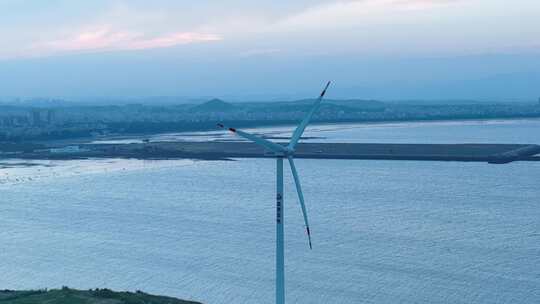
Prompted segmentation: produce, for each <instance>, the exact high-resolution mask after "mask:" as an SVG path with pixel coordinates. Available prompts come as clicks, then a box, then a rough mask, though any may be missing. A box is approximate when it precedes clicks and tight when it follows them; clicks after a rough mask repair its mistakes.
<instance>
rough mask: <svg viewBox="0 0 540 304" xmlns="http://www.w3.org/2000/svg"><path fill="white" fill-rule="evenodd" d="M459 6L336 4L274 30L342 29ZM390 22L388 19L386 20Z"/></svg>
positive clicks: (380, 0) (441, 1)
mask: <svg viewBox="0 0 540 304" xmlns="http://www.w3.org/2000/svg"><path fill="white" fill-rule="evenodd" d="M457 2H461V0H357V1H337V2H332V3H326V4H321V5H317V6H313V7H310V8H308V9H306V10H304V11H302V12H300V13H298V14H295V15H291V16H288V17H287V18H285V19H283V20H281V21H280V22H279V23H278V24H277V25H276V28H277V29H279V30H282V29H284V28H289V29H295V30H298V29H300V30H304V29H309V28H323V27H343V26H351V25H361V24H365V23H366V22H369V21H373V20H379V19H384V18H388V17H390V16H391V15H392V14H401V13H403V12H404V11H423V10H430V9H435V8H438V7H440V6H446V5H450V4H454V3H457ZM389 20H390V19H389Z"/></svg>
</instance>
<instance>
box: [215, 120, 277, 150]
mask: <svg viewBox="0 0 540 304" xmlns="http://www.w3.org/2000/svg"><path fill="white" fill-rule="evenodd" d="M218 127H220V128H222V129H228V130H229V131H231V132H233V133H236V134H238V135H239V136H242V137H243V138H246V139H249V140H251V141H252V142H254V143H256V144H258V145H260V146H263V147H264V148H266V149H268V150H270V151H273V152H285V151H287V150H286V149H285V147H283V146H282V145H278V144H276V143H273V142H271V141H269V140H266V139H264V138H262V137H259V136H257V135H254V134H250V133H247V132H244V131H240V130H237V129H235V128H228V127H226V126H224V125H222V124H218Z"/></svg>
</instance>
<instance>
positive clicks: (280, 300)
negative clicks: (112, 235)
mask: <svg viewBox="0 0 540 304" xmlns="http://www.w3.org/2000/svg"><path fill="white" fill-rule="evenodd" d="M329 85H330V81H329V82H328V83H327V84H326V86H325V87H324V90H323V91H322V92H321V95H319V98H317V100H316V101H315V103H314V104H313V106H312V107H311V110H310V111H309V113H308V114H307V115H306V117H304V119H303V120H302V122H300V124H299V125H298V126H297V127H296V130H294V133H293V135H292V137H291V141H290V142H289V144H288V145H287V146H283V145H280V144H277V143H274V142H271V141H269V140H266V139H264V138H261V137H259V136H256V135H254V134H250V133H247V132H243V131H240V130H237V129H235V128H229V127H226V126H224V125H222V124H218V126H219V127H220V128H222V129H228V130H229V131H231V132H233V133H235V134H238V135H239V136H241V137H244V138H246V139H248V140H250V141H252V142H254V143H256V144H258V145H260V146H262V147H263V148H265V149H266V150H268V151H269V152H271V153H272V155H273V156H274V157H275V158H276V304H284V303H285V252H284V235H283V218H284V217H283V216H284V215H283V211H284V208H283V159H284V158H287V160H288V161H289V165H290V167H291V171H292V175H293V178H294V183H295V185H296V191H297V192H298V200H299V202H300V207H301V209H302V214H303V216H304V223H305V225H306V233H307V237H308V243H309V248H310V249H312V246H311V232H310V230H309V221H308V216H307V211H306V205H305V204H304V194H303V193H302V187H301V186H300V178H299V177H298V172H297V171H296V166H295V165H294V160H293V156H294V152H295V147H296V144H298V141H299V140H300V138H301V137H302V134H303V133H304V130H305V129H306V127H307V125H308V124H309V121H310V120H311V117H312V116H313V114H315V112H316V111H317V109H318V108H319V106H320V104H321V101H322V99H323V97H324V94H325V93H326V90H327V89H328V86H329Z"/></svg>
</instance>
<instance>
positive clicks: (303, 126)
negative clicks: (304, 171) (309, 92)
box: [288, 81, 330, 150]
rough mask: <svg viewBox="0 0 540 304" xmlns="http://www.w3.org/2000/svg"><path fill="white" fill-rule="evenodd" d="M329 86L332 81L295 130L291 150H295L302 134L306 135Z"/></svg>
mask: <svg viewBox="0 0 540 304" xmlns="http://www.w3.org/2000/svg"><path fill="white" fill-rule="evenodd" d="M328 86H330V81H329V82H328V83H327V84H326V87H324V90H323V91H322V92H321V95H320V96H319V98H317V101H315V103H314V104H313V106H312V107H311V110H310V111H309V113H308V114H307V115H306V117H304V119H303V120H302V122H301V123H300V124H299V125H298V127H297V128H296V130H294V133H293V136H292V137H291V142H290V143H289V146H288V147H289V149H291V150H292V149H294V146H296V144H297V143H298V141H299V140H300V137H302V134H303V133H304V130H305V129H306V127H307V125H308V124H309V121H310V120H311V117H313V114H315V112H316V111H317V110H318V109H319V106H320V105H321V101H322V99H323V97H324V94H326V89H328Z"/></svg>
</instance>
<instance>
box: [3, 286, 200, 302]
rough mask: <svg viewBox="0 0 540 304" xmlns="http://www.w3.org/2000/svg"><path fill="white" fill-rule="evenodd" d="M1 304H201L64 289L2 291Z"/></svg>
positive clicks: (105, 290) (171, 299) (143, 296)
mask: <svg viewBox="0 0 540 304" xmlns="http://www.w3.org/2000/svg"><path fill="white" fill-rule="evenodd" d="M0 304H201V303H198V302H190V301H183V300H179V299H175V298H171V297H163V296H154V295H150V294H147V293H144V292H140V291H137V292H115V291H112V290H109V289H93V290H76V289H70V288H67V287H62V289H50V290H33V291H12V290H4V291H0Z"/></svg>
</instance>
